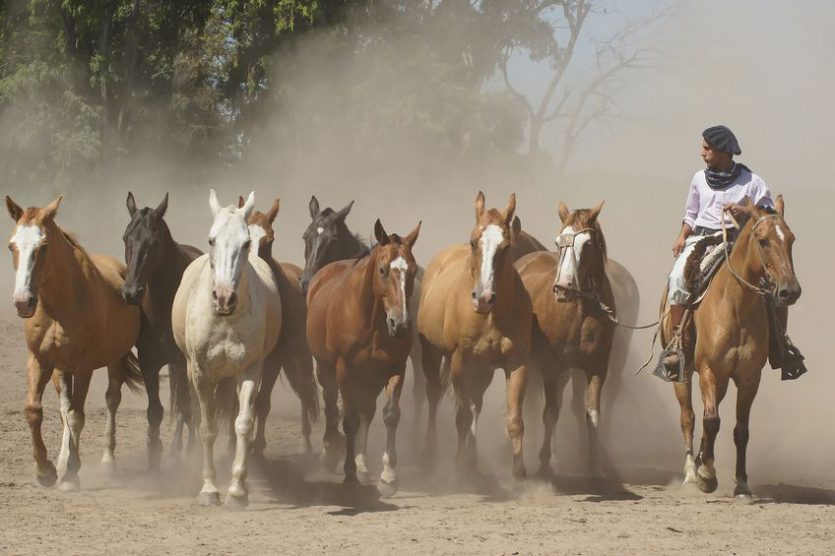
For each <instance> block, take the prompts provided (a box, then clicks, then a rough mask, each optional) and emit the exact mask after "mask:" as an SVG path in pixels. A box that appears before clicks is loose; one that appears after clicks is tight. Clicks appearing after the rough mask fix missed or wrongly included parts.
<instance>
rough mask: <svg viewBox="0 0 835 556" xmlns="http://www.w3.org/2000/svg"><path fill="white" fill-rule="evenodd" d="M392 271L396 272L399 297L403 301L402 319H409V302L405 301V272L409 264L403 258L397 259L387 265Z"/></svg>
mask: <svg viewBox="0 0 835 556" xmlns="http://www.w3.org/2000/svg"><path fill="white" fill-rule="evenodd" d="M389 267H390V268H391V270H392V271H395V270H396V271H397V272H398V273H399V278H400V295H402V296H403V297H402V301H403V318H404V319H407V320H408V318H409V300H408V299H406V271H407V270H408V269H409V263H408V262H406V259H404V258H403V257H397V258H396V259H394V260H393V261H391V264H390V265H389Z"/></svg>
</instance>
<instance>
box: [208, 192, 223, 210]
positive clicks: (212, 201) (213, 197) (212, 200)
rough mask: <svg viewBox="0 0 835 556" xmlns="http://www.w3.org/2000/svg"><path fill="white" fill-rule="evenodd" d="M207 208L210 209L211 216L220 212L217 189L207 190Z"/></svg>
mask: <svg viewBox="0 0 835 556" xmlns="http://www.w3.org/2000/svg"><path fill="white" fill-rule="evenodd" d="M209 208H211V209H212V216H217V213H219V212H220V209H221V207H220V203H219V202H218V200H217V191H215V190H214V189H212V190H210V191H209Z"/></svg>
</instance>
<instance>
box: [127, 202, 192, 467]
mask: <svg viewBox="0 0 835 556" xmlns="http://www.w3.org/2000/svg"><path fill="white" fill-rule="evenodd" d="M126 206H127V209H128V214H129V215H130V222H129V223H128V225H127V227H126V228H125V233H124V234H123V236H122V240H123V241H124V243H125V263H127V276H126V277H125V282H124V284H123V285H122V298H123V299H124V300H125V301H126V302H127V303H129V304H131V305H139V306H140V307H141V308H142V327H141V332H140V334H139V340H138V341H137V344H136V348H137V353H138V356H139V368H140V369H142V376H143V378H144V380H145V391H146V392H147V394H148V461H149V464H150V467H151V469H156V468H158V467H159V462H160V456H161V455H162V443H161V442H160V438H159V431H160V424H161V423H162V417H163V407H162V403H160V399H159V372H160V369H161V368H162V367H163V365H168V375H169V381H170V383H169V387H170V389H171V396H170V399H171V409H172V413H176V414H177V427H176V429H175V432H174V438H173V439H172V441H171V448H170V453H171V454H172V455H177V454H179V453H180V452H181V450H182V437H183V425H184V424H187V425H188V426H189V445H190V446H193V445H194V441H195V440H196V431H195V430H194V429H193V425H192V420H191V397H190V395H189V387H188V377H187V376H186V361H185V358H183V354H182V353H181V352H180V350H179V348H177V344H175V343H174V335H173V333H172V331H171V306H172V305H173V303H174V294H175V293H176V292H177V288H178V287H179V285H180V280H181V279H182V277H183V272H185V270H186V267H187V266H188V265H189V264H191V262H192V261H193V260H194V259H196V258H197V257H199V256H200V255H201V254H202V252H201V251H200V250H199V249H197V248H196V247H192V246H191V245H184V244H180V243H177V242H175V241H174V238H173V237H172V236H171V231H170V230H169V229H168V225H167V224H166V222H165V218H164V217H165V213H166V210H167V209H168V194H167V193H166V195H165V198H164V199H163V200H162V202H160V204H159V205H158V206H157V207H156V208H155V209H152V208H150V207H145V208H142V209H138V208H137V207H136V200H135V199H134V197H133V193H131V192H128V197H127V200H126Z"/></svg>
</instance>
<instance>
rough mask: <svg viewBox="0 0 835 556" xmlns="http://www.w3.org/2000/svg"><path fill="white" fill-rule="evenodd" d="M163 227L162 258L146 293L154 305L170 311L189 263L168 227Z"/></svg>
mask: <svg viewBox="0 0 835 556" xmlns="http://www.w3.org/2000/svg"><path fill="white" fill-rule="evenodd" d="M163 226H164V227H163V233H162V235H163V241H162V257H161V258H160V263H159V265H157V268H155V269H154V273H153V274H152V276H151V282H152V284H151V287H149V288H148V293H149V294H150V295H151V300H152V302H153V303H154V304H155V305H157V306H159V307H160V308H165V309H168V310H169V311H170V309H171V304H172V303H173V300H174V295H175V294H176V293H177V288H178V287H179V285H180V281H181V280H182V278H183V273H184V272H185V271H186V267H188V265H189V263H190V262H191V261H189V260H188V257H186V255H185V254H184V253H183V252H182V251H180V247H179V246H178V245H177V243H176V242H175V241H174V238H173V237H172V236H171V231H170V230H169V229H168V226H167V225H165V224H163Z"/></svg>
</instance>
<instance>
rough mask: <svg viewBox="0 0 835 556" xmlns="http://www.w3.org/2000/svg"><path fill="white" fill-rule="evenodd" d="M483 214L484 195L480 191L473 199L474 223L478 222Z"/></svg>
mask: <svg viewBox="0 0 835 556" xmlns="http://www.w3.org/2000/svg"><path fill="white" fill-rule="evenodd" d="M482 214H484V193H482V192H481V191H479V192H478V195H476V197H475V221H476V222H478V221H479V220H480V219H481V215H482Z"/></svg>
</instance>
